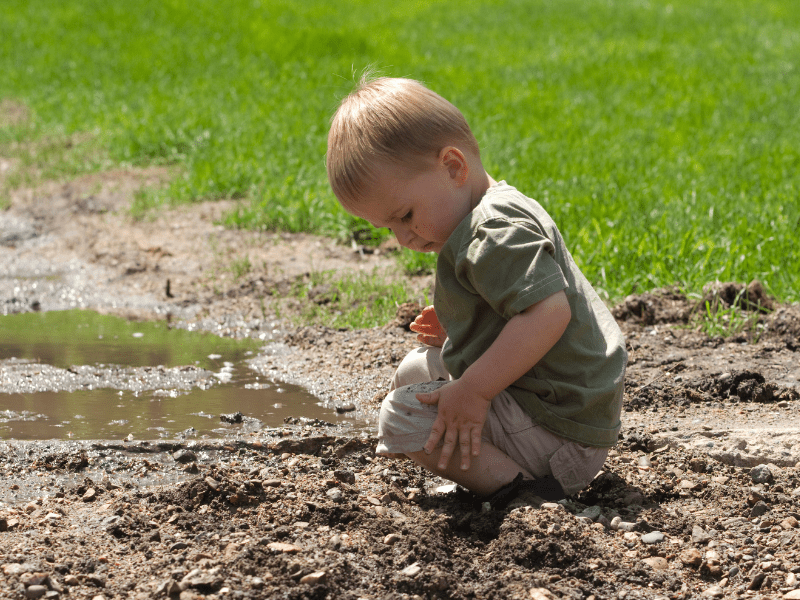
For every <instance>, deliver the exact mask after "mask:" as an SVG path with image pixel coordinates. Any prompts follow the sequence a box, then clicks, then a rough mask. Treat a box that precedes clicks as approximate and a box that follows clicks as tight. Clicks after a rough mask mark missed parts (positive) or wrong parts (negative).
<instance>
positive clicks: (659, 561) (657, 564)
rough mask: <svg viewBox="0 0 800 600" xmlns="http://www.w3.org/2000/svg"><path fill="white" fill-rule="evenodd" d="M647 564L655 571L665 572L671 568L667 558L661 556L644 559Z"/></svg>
mask: <svg viewBox="0 0 800 600" xmlns="http://www.w3.org/2000/svg"><path fill="white" fill-rule="evenodd" d="M644 562H645V564H648V565H650V566H651V567H652V568H653V570H654V571H664V570H666V569H667V568H669V562H667V559H666V558H662V557H660V556H651V557H649V558H645V559H644Z"/></svg>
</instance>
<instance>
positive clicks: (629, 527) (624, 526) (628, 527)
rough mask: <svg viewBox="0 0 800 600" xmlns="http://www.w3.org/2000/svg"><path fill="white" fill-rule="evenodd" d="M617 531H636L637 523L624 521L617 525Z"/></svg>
mask: <svg viewBox="0 0 800 600" xmlns="http://www.w3.org/2000/svg"><path fill="white" fill-rule="evenodd" d="M617 529H619V530H620V531H633V530H634V529H636V523H632V522H631V521H622V520H620V522H619V523H618V524H617Z"/></svg>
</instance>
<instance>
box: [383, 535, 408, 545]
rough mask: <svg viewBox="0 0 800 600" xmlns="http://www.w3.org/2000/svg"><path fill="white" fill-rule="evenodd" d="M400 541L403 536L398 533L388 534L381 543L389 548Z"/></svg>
mask: <svg viewBox="0 0 800 600" xmlns="http://www.w3.org/2000/svg"><path fill="white" fill-rule="evenodd" d="M402 539H403V536H402V535H400V534H399V533H390V534H389V535H387V536H386V537H385V538H383V543H384V544H386V545H388V546H391V545H392V544H396V543H397V542H399V541H400V540H402Z"/></svg>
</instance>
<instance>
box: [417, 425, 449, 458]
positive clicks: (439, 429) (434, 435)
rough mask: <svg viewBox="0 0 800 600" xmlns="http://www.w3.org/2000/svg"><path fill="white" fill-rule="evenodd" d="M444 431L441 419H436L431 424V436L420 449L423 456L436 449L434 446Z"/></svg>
mask: <svg viewBox="0 0 800 600" xmlns="http://www.w3.org/2000/svg"><path fill="white" fill-rule="evenodd" d="M444 430H445V424H444V421H443V420H442V419H441V417H437V418H436V420H435V421H434V422H433V427H431V434H430V435H429V436H428V441H427V442H425V445H424V446H423V447H422V449H423V450H424V451H425V454H430V453H431V452H433V449H434V448H436V444H438V443H439V440H440V439H442V435H443V434H444Z"/></svg>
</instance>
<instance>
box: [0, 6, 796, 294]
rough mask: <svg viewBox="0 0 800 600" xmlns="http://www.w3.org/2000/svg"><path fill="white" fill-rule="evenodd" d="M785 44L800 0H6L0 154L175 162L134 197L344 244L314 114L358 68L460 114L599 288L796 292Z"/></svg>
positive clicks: (503, 175)
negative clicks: (444, 102)
mask: <svg viewBox="0 0 800 600" xmlns="http://www.w3.org/2000/svg"><path fill="white" fill-rule="evenodd" d="M798 59H800V3H798V2H796V1H795V0H705V1H703V2H696V1H693V0H649V1H647V2H645V1H643V0H641V1H640V0H631V1H629V2H613V1H611V0H560V1H555V0H538V1H536V0H526V1H522V0H519V1H511V0H509V1H505V2H501V1H494V2H475V1H471V0H465V1H464V2H461V3H459V5H458V10H457V11H456V12H454V11H453V5H452V3H447V2H443V1H437V0H432V1H429V2H413V3H412V2H400V3H394V4H391V5H386V4H384V3H376V2H367V1H363V0H362V1H356V2H355V3H354V2H347V3H345V2H342V1H334V2H331V1H325V2H323V1H322V0H307V1H305V2H302V3H297V2H289V1H287V0H283V1H281V0H271V1H270V2H265V1H263V0H261V1H259V0H249V1H247V2H244V1H232V2H226V3H219V2H211V1H210V0H197V1H196V2H193V3H190V4H187V3H183V2H176V1H175V0H168V1H166V2H164V1H155V0H142V1H141V2H137V3H108V2H99V1H97V0H74V1H72V2H66V3H65V2H55V1H44V0H42V1H40V2H28V1H27V0H5V2H4V4H3V11H2V15H0V72H2V73H3V77H0V101H2V100H3V99H10V100H11V101H14V102H18V103H21V104H23V105H25V106H27V107H28V109H29V110H30V112H31V115H32V116H31V118H30V120H28V121H26V122H24V123H22V124H16V125H14V124H11V125H9V124H7V123H6V124H3V123H4V121H3V118H2V116H0V156H11V157H20V160H22V161H23V163H25V164H31V165H34V164H37V162H38V161H40V160H43V161H44V165H45V167H46V168H45V169H44V170H45V171H46V173H48V174H54V175H57V176H69V175H70V174H73V173H78V172H82V171H87V170H97V169H102V168H107V166H109V165H119V164H133V165H147V164H153V163H168V164H174V165H177V166H179V167H180V168H179V169H178V172H179V173H180V175H179V176H178V177H176V178H175V180H174V181H173V182H172V183H171V184H170V185H169V186H168V187H167V188H166V189H162V190H149V191H147V192H145V193H143V194H140V195H139V196H138V197H137V203H136V204H137V206H136V207H135V209H136V211H137V214H142V213H143V212H145V211H146V210H148V209H150V208H151V207H154V206H157V205H159V204H161V203H164V202H187V201H197V200H205V199H217V198H238V199H241V202H240V205H239V207H238V208H237V209H236V210H235V211H233V212H232V213H231V214H230V215H229V216H228V217H227V218H226V221H225V222H226V223H227V224H228V225H229V226H231V227H248V228H270V229H286V230H292V231H315V232H324V233H328V234H330V235H334V236H337V237H340V238H344V237H347V236H348V235H349V232H350V231H352V230H353V229H354V228H361V227H363V226H364V223H363V222H359V221H356V220H354V219H351V218H350V217H348V216H347V215H346V214H344V213H343V212H342V211H341V210H340V209H339V208H338V206H337V204H336V202H335V200H334V198H333V197H332V195H331V193H330V191H329V189H328V186H327V182H326V178H325V170H324V153H325V138H326V131H327V124H328V120H329V117H330V115H331V113H332V112H333V110H334V109H335V106H336V104H337V102H338V99H339V98H340V97H341V96H342V95H343V94H345V93H346V92H347V91H348V90H349V89H350V87H351V85H352V80H353V75H352V74H353V72H354V71H360V70H361V69H362V68H364V67H366V66H367V65H369V64H374V65H377V66H378V67H382V68H383V72H384V73H385V74H389V75H396V76H411V77H415V78H418V79H421V80H423V81H425V82H426V83H427V84H428V85H429V86H430V87H431V88H433V89H434V90H436V91H438V92H440V93H441V94H443V95H444V96H446V97H448V98H449V99H450V100H452V101H453V102H454V103H455V104H456V105H457V106H459V107H460V108H461V109H462V111H463V112H464V114H465V115H466V117H467V119H468V120H469V121H470V123H471V125H472V127H473V130H474V131H475V133H476V135H477V137H478V140H479V142H480V143H481V146H482V153H483V156H484V160H485V163H486V166H487V169H488V170H489V172H490V173H491V174H492V175H493V176H494V177H495V178H497V179H505V180H507V181H508V182H509V183H511V184H512V185H514V186H516V187H518V188H519V189H521V190H522V191H524V192H525V193H527V194H528V195H530V196H533V197H535V198H537V199H538V200H539V201H540V202H541V203H542V204H543V205H544V206H545V208H546V209H547V210H548V211H549V212H550V213H551V214H552V215H553V217H554V218H555V220H556V222H557V223H558V224H559V227H560V228H561V230H562V232H563V234H564V236H565V238H566V240H567V244H568V246H569V247H570V249H571V251H572V253H573V255H574V256H575V258H576V260H577V262H578V263H579V265H580V266H581V268H582V269H583V270H584V272H585V273H586V275H587V276H588V278H589V280H590V281H591V282H592V283H593V284H594V285H595V286H596V287H597V288H598V289H599V290H600V291H601V293H602V294H604V295H605V297H607V298H608V299H609V300H611V301H613V300H616V299H618V298H620V297H622V296H624V295H626V294H628V293H631V292H640V291H644V290H647V289H650V288H653V287H657V286H662V285H671V284H675V283H678V284H680V285H682V286H683V287H684V288H685V289H686V290H688V291H697V290H699V289H700V288H701V287H702V285H703V284H704V283H706V282H708V281H710V280H714V279H719V280H723V281H740V282H748V281H750V280H751V279H754V278H758V279H761V280H762V281H763V283H764V285H765V287H766V289H767V291H768V292H769V293H771V294H773V295H775V296H777V297H778V298H779V299H781V300H783V301H798V300H800V269H797V268H796V266H795V265H797V264H800V250H798V244H796V239H797V237H798V234H800V208H798V205H799V204H800V201H798V197H799V196H800V111H798V106H800V68H798V64H799V63H798ZM70 140H78V142H77V143H75V144H73V146H72V147H71V148H66V147H65V141H70ZM42 148H50V150H48V151H47V152H45V151H44V150H41V149H42ZM32 153H33V154H34V155H37V154H40V155H42V154H43V155H45V157H44V158H42V156H39V158H36V157H35V156H34V157H31V154H32ZM26 161H27V162H26ZM40 175H41V174H40ZM0 183H1V182H0ZM0 202H1V200H0ZM404 261H405V263H406V264H408V265H409V268H410V269H411V270H419V269H425V268H430V267H431V265H432V262H431V259H430V258H421V259H413V260H412V259H404Z"/></svg>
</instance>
